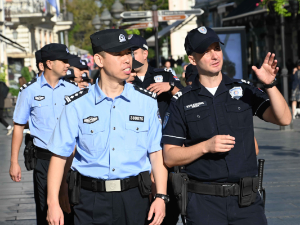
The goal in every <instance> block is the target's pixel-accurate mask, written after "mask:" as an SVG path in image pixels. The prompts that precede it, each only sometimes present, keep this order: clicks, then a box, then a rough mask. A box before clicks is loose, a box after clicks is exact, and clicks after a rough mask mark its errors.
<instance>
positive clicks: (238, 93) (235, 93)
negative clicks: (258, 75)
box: [229, 87, 243, 100]
mask: <svg viewBox="0 0 300 225" xmlns="http://www.w3.org/2000/svg"><path fill="white" fill-rule="evenodd" d="M229 94H230V95H231V98H234V99H236V100H239V99H240V98H241V97H243V89H242V87H234V88H231V89H230V90H229Z"/></svg>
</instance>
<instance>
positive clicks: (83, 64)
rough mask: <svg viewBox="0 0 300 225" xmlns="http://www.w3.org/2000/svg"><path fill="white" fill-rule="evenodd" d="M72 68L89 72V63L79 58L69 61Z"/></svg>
mask: <svg viewBox="0 0 300 225" xmlns="http://www.w3.org/2000/svg"><path fill="white" fill-rule="evenodd" d="M68 62H69V64H70V66H73V67H76V68H78V69H83V70H88V69H89V67H88V65H87V62H86V61H85V60H84V59H81V58H79V57H78V56H76V57H74V58H72V59H69V61H68Z"/></svg>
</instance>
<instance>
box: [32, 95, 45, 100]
mask: <svg viewBox="0 0 300 225" xmlns="http://www.w3.org/2000/svg"><path fill="white" fill-rule="evenodd" d="M44 99H45V96H41V95H39V96H35V97H34V100H37V101H42V100H44Z"/></svg>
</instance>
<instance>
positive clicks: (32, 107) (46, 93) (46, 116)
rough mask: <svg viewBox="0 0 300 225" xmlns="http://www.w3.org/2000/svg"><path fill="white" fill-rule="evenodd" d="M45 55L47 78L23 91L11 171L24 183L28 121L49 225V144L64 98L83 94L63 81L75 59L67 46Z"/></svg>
mask: <svg viewBox="0 0 300 225" xmlns="http://www.w3.org/2000/svg"><path fill="white" fill-rule="evenodd" d="M41 53H42V61H43V64H44V68H45V72H44V74H43V75H42V76H41V77H39V78H37V79H33V80H32V81H31V82H29V83H27V84H26V85H23V86H22V87H21V88H20V93H19V96H18V100H17V104H16V108H15V111H14V116H13V121H14V124H15V125H14V127H15V128H14V132H13V137H12V147H11V148H12V150H11V152H12V153H11V165H10V170H9V173H10V176H11V178H12V180H13V181H15V182H20V181H21V168H20V165H19V163H18V155H19V150H20V146H21V143H22V139H23V130H24V127H25V125H26V123H27V121H28V123H29V128H30V134H31V136H32V137H33V144H34V147H35V157H36V158H37V161H36V166H35V168H34V171H33V180H34V197H35V202H36V216H37V224H38V225H40V224H47V221H46V216H47V172H48V166H49V160H50V157H51V155H52V153H51V152H50V151H49V150H48V149H47V143H48V141H49V139H50V136H51V134H52V131H53V130H54V127H55V124H56V122H57V121H58V118H59V117H60V114H61V112H62V109H63V107H64V105H65V101H64V97H65V96H66V95H70V94H72V93H75V92H77V91H78V90H79V88H78V87H77V86H76V85H75V84H73V83H70V82H68V81H66V80H63V79H61V78H62V77H63V76H65V75H66V72H67V70H68V67H69V64H68V59H70V58H72V57H73V56H72V55H70V54H69V50H68V48H67V47H66V46H65V45H63V44H54V43H53V44H48V45H46V46H44V47H43V48H42V49H41ZM69 224H70V223H69Z"/></svg>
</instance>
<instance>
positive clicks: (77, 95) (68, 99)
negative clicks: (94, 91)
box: [65, 88, 89, 105]
mask: <svg viewBox="0 0 300 225" xmlns="http://www.w3.org/2000/svg"><path fill="white" fill-rule="evenodd" d="M88 92H89V89H88V88H85V89H83V90H80V91H78V92H76V93H74V94H72V95H69V96H65V101H66V105H68V104H69V103H71V102H73V101H74V100H76V99H78V98H80V97H82V96H84V95H85V94H87V93H88Z"/></svg>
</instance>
